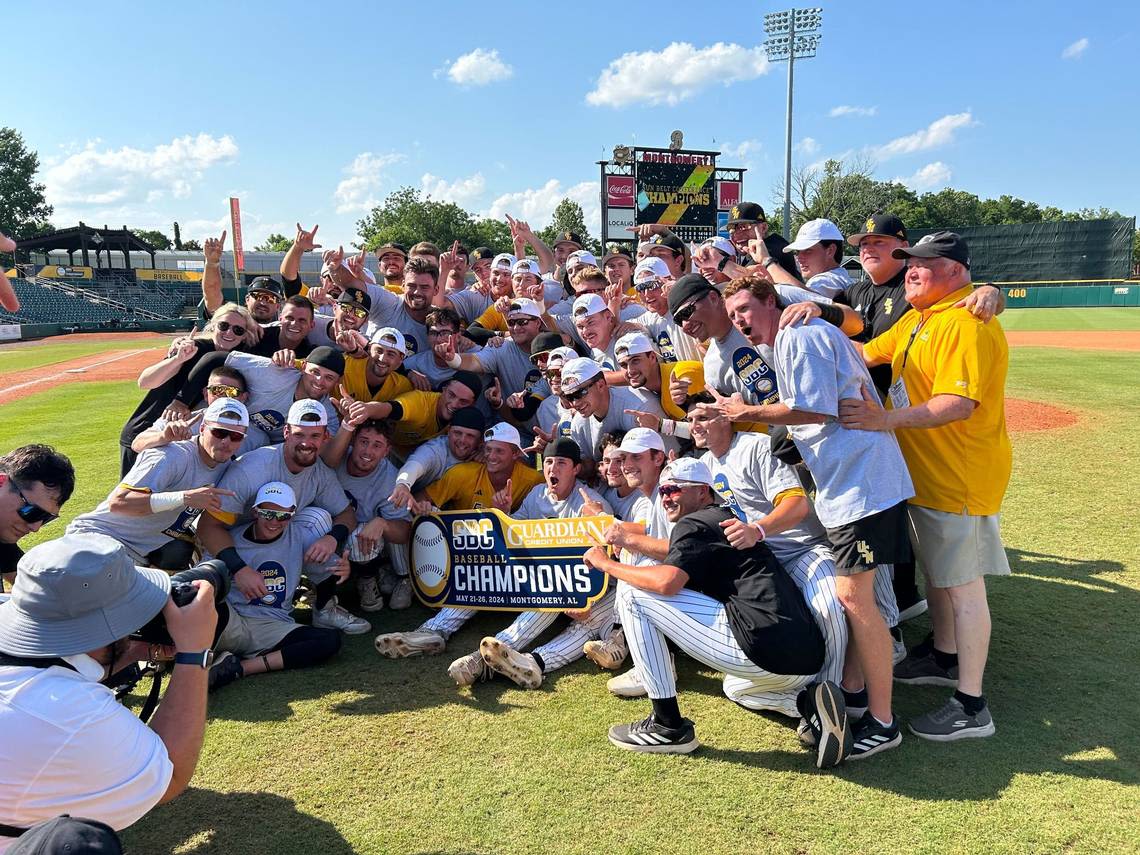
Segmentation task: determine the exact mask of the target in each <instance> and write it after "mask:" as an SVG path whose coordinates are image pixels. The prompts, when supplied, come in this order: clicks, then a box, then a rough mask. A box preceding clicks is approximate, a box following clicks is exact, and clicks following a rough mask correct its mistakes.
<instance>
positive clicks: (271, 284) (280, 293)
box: [249, 276, 285, 300]
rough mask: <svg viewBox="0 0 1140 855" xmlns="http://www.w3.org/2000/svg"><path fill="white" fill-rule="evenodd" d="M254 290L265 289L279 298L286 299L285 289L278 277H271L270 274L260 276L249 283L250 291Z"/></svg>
mask: <svg viewBox="0 0 1140 855" xmlns="http://www.w3.org/2000/svg"><path fill="white" fill-rule="evenodd" d="M254 291H264V292H265V293H267V294H273V295H275V296H276V297H277V299H278V300H284V299H285V290H284V289H283V288H282V287H281V284H280V283H279V282H278V281H277V280H276V279H271V278H270V277H268V276H258V277H257V278H256V279H254V280H253V281H252V282H250V283H249V293H250V294H252V293H253V292H254Z"/></svg>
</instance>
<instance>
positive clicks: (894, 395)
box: [887, 377, 910, 410]
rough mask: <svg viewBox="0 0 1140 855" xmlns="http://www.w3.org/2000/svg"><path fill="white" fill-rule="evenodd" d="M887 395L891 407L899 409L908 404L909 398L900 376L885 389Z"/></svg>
mask: <svg viewBox="0 0 1140 855" xmlns="http://www.w3.org/2000/svg"><path fill="white" fill-rule="evenodd" d="M887 397H889V398H890V399H891V408H892V409H895V410H901V409H903V408H904V407H909V406H910V398H909V397H908V396H907V394H906V384H905V383H903V379H902V378H901V377H900V378H899V379H898V380H896V381H895V382H894V383H892V384H891V385H890V388H888V389H887Z"/></svg>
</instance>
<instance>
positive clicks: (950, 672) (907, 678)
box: [894, 648, 958, 688]
mask: <svg viewBox="0 0 1140 855" xmlns="http://www.w3.org/2000/svg"><path fill="white" fill-rule="evenodd" d="M931 651H932V652H931V653H930V654H928V655H926V656H919V655H916V653H915V651H911V653H910V655H909V656H907V657H906V659H904V660H903V661H902V662H899V663H898V664H897V665H895V671H894V674H895V681H896V682H899V683H906V684H907V685H910V686H950V687H952V688H954V687H957V685H958V666H957V665H952V666H951V667H949V668H943V667H942V666H941V665H939V664H938V660H936V659H935V658H934V653H933V648H931Z"/></svg>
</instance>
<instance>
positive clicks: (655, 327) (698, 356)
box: [630, 309, 704, 362]
mask: <svg viewBox="0 0 1140 855" xmlns="http://www.w3.org/2000/svg"><path fill="white" fill-rule="evenodd" d="M630 321H631V322H632V323H635V324H637V325H638V326H639V327H641V328H642V329H644V330H645V334H646V335H648V336H649V340H650V341H652V342H653V346H654V347H656V348H657V353H658V354H659V355H660V356H661V361H662V362H683V361H685V360H692V361H694V362H700V361H701V360H702V359H703V358H704V354H702V353H701V346H700V342H699V341H697V340H696V339H695V338H693V337H692V336H691V335H689V334H688V333H687V332H685V331H684V330H683V329H681V328H680V327H679V326H678V325H677V324H676V323H675V322H674V321H673V319H672V318H671V317H669V316H667V315H659V314H657V313H656V312H651V311H649V310H648V309H646V310H645V311H644V312H642V313H641V314H640V315H637V316H636V317H633V318H630Z"/></svg>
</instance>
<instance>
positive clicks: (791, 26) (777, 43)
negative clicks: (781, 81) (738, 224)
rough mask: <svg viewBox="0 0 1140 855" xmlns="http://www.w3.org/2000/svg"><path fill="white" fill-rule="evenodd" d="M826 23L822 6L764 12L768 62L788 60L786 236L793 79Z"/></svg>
mask: <svg viewBox="0 0 1140 855" xmlns="http://www.w3.org/2000/svg"><path fill="white" fill-rule="evenodd" d="M822 26H823V9H820V8H818V7H816V8H812V9H788V10H787V11H784V12H771V13H769V14H767V15H765V16H764V32H765V33H766V34H767V36H768V40H767V41H766V42H764V50H765V52H766V53H767V54H768V62H784V61H787V63H788V115H787V127H786V131H785V140H784V236H785V237H786V238H788V239H789V240H790V239H791V237H792V85H793V84H792V81H793V79H794V69H795V63H796V60H797V59H810V58H811V57H813V56H815V52H816V49H817V48H818V47H819V40H820V39H821V38H823V34H822V33H820V32H818V31H819V29H820V28H821V27H822Z"/></svg>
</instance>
